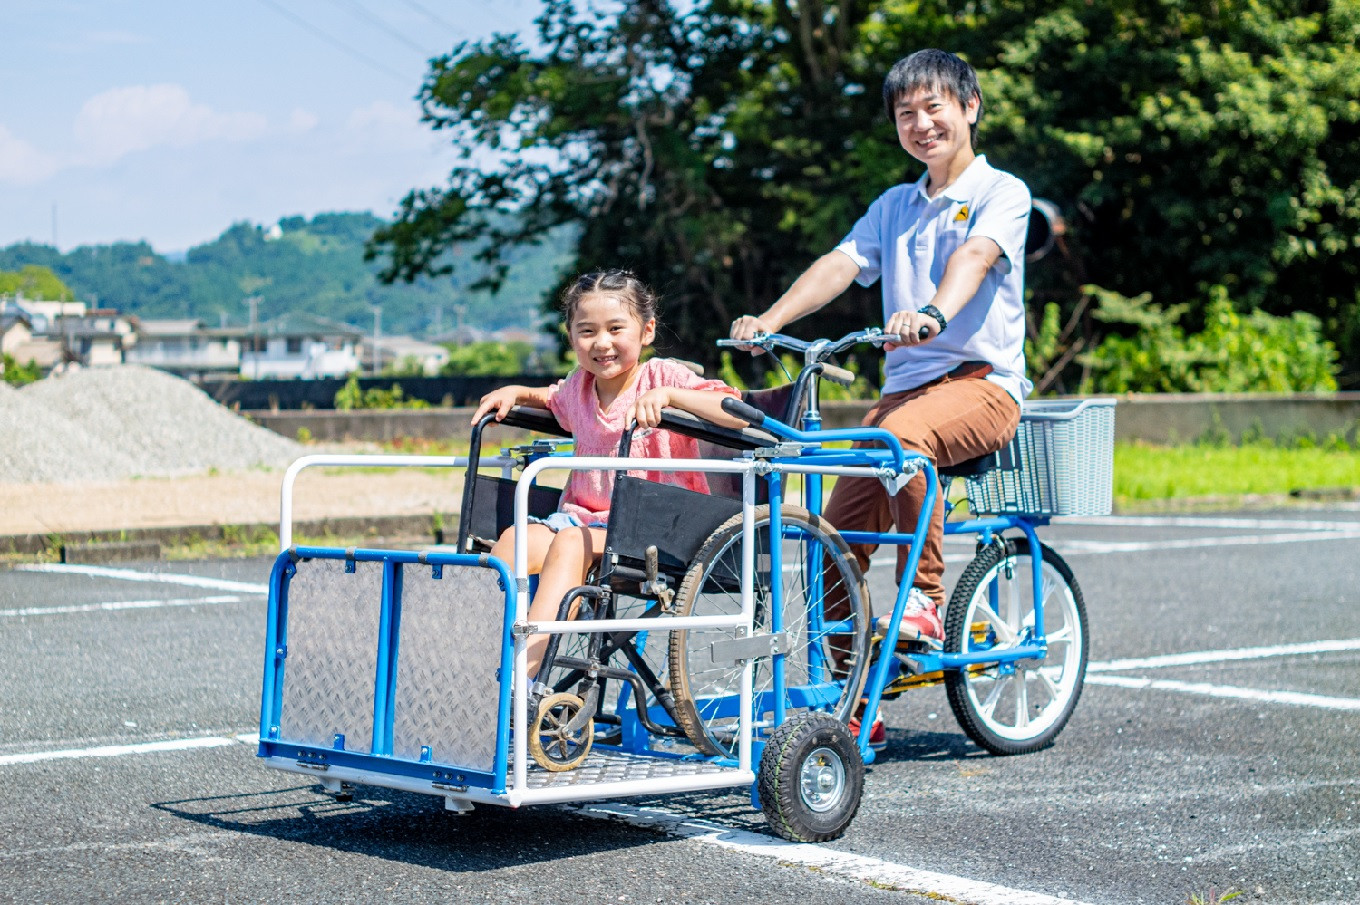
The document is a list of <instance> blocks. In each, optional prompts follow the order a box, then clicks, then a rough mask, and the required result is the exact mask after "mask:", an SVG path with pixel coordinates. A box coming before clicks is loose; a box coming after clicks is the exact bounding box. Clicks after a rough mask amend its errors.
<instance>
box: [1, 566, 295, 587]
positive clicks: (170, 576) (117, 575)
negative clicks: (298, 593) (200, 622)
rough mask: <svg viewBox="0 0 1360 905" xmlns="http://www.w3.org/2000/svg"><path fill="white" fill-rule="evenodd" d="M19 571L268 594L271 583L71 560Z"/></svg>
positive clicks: (16, 567) (21, 568)
mask: <svg viewBox="0 0 1360 905" xmlns="http://www.w3.org/2000/svg"><path fill="white" fill-rule="evenodd" d="M14 571H16V572H53V573H56V574H59V575H88V576H90V577H92V578H113V579H116V580H118V581H144V582H150V583H153V584H178V585H184V586H185V587H190V588H209V589H211V590H214V591H236V592H237V593H239V594H268V593H269V585H267V584H254V583H252V582H247V581H228V580H227V579H225V578H206V577H204V576H202V575H181V574H178V573H175V572H137V571H135V570H133V569H111V568H108V567H106V566H81V565H75V564H71V563H55V562H42V563H28V564H25V565H20V566H15V567H14Z"/></svg>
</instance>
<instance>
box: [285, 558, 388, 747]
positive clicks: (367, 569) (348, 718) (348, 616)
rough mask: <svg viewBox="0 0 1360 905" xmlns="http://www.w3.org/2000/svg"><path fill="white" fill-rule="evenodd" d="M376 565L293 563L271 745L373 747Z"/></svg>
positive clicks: (320, 561)
mask: <svg viewBox="0 0 1360 905" xmlns="http://www.w3.org/2000/svg"><path fill="white" fill-rule="evenodd" d="M382 573H383V567H382V563H373V562H360V563H356V564H355V571H354V573H353V574H348V573H346V572H345V563H344V562H343V561H341V560H332V559H315V560H304V561H303V562H300V563H298V568H297V574H296V575H294V576H293V578H292V580H291V581H290V582H289V585H288V658H287V659H286V660H285V661H284V678H283V706H282V710H281V714H280V719H279V738H280V739H281V740H283V741H290V742H298V743H305V744H312V745H320V746H322V747H326V748H329V747H331V745H332V743H333V741H334V738H335V736H336V734H337V733H338V734H342V735H344V736H345V748H346V749H347V750H349V751H358V752H363V753H368V752H370V751H371V750H372V743H373V683H374V675H375V672H376V669H377V644H378V616H379V612H380V609H381V607H380V603H381V601H382Z"/></svg>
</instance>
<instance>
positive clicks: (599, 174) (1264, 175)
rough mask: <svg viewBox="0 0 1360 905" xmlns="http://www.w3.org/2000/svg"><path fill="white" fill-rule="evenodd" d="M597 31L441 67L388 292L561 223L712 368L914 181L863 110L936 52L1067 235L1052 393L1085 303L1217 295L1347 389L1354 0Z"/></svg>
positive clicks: (628, 5)
mask: <svg viewBox="0 0 1360 905" xmlns="http://www.w3.org/2000/svg"><path fill="white" fill-rule="evenodd" d="M612 9H617V11H618V13H617V15H616V16H601V15H598V13H599V10H597V9H596V8H595V7H594V5H593V4H584V5H583V4H578V3H576V2H572V0H545V2H544V4H543V13H542V16H541V18H540V20H539V42H538V45H537V47H538V48H540V49H535V50H530V49H528V48H526V47H525V46H524V45H522V44H521V43H520V42H518V41H517V40H516V39H515V38H513V37H509V36H496V37H494V38H492V39H490V40H487V41H483V42H479V43H471V44H460V45H458V46H457V47H455V48H454V49H453V50H452V52H450V53H449V54H446V55H444V56H442V57H439V58H437V59H435V60H434V61H432V65H431V69H430V72H429V74H428V75H427V77H426V80H425V83H424V85H423V86H422V88H421V92H420V100H421V102H422V103H423V105H424V110H425V117H426V120H427V122H429V124H430V125H431V126H432V127H433V128H434V129H436V130H441V131H444V132H446V133H447V134H448V135H449V137H450V139H451V140H452V142H453V144H454V146H455V147H457V148H460V149H462V152H463V154H464V157H463V159H462V161H461V162H460V163H459V165H458V166H456V167H455V168H454V170H453V172H452V173H451V178H450V181H449V183H448V185H447V187H445V188H438V189H421V190H416V191H413V192H411V193H410V194H409V195H408V196H407V197H406V198H405V199H404V201H403V202H402V205H401V208H400V209H399V211H398V212H397V216H396V220H395V222H394V223H393V224H391V225H390V226H386V227H383V228H381V229H379V230H378V231H377V233H376V234H375V236H374V241H373V244H372V245H371V247H370V252H371V253H372V254H375V255H379V254H380V255H383V256H385V257H386V260H387V264H386V266H385V268H384V270H383V274H382V275H383V277H384V278H385V279H399V278H400V279H408V280H410V279H416V278H417V277H419V276H420V275H422V274H430V273H439V272H441V271H442V270H443V269H444V268H446V267H447V266H448V263H449V259H448V250H449V249H450V248H452V247H454V246H455V245H456V244H457V243H460V242H467V241H470V240H471V239H472V238H474V237H478V236H486V237H488V241H487V243H486V245H484V246H483V247H482V248H481V251H480V252H479V255H480V257H481V258H483V259H484V260H485V261H486V262H487V263H488V264H490V265H492V267H493V269H492V270H491V271H490V273H489V282H492V283H494V282H495V280H496V279H497V278H498V277H499V276H500V275H502V274H503V273H505V272H506V271H505V270H504V269H503V266H504V264H505V263H506V262H505V261H504V259H503V257H502V256H503V255H504V254H505V252H506V250H507V249H509V248H511V247H514V246H515V244H516V243H518V242H522V241H533V240H535V239H536V238H538V237H541V236H543V235H546V234H548V233H549V232H550V231H551V230H555V229H560V228H563V227H564V226H565V225H569V224H577V225H579V227H580V233H579V239H578V240H577V243H576V259H577V265H578V266H579V267H580V268H582V269H586V268H593V267H598V266H605V265H608V266H619V265H625V266H630V267H632V268H634V269H635V270H637V271H638V272H639V274H640V275H642V276H643V277H644V278H645V279H647V280H648V281H650V282H653V283H655V284H657V285H658V286H659V288H660V289H661V290H662V291H663V292H664V294H665V296H666V298H667V301H668V305H667V309H666V312H665V320H666V322H668V323H669V325H670V328H671V330H672V331H673V332H672V336H673V338H674V339H675V340H676V341H677V343H678V345H679V346H680V347H681V349H682V350H683V354H685V355H686V356H687V357H695V356H702V357H703V358H704V360H705V362H706V363H707V364H710V365H712V364H716V363H717V358H718V356H717V353H716V350H715V349H714V348H713V346H712V340H713V339H715V338H716V337H718V336H720V335H721V334H722V332H723V331H724V329H725V327H726V324H727V323H728V322H729V321H730V320H731V319H732V317H733V316H735V315H736V314H739V313H745V312H750V311H756V310H760V309H761V308H763V307H764V306H766V305H767V304H768V303H769V302H770V301H772V300H773V299H774V298H775V297H776V296H777V294H778V293H779V292H780V291H781V290H782V289H783V288H784V287H786V286H787V285H788V284H789V283H790V282H791V280H792V279H793V278H794V277H795V276H796V275H797V274H798V272H799V271H800V270H801V269H802V268H803V267H804V266H806V264H807V263H808V262H809V261H811V260H812V259H813V258H814V257H815V256H816V255H818V254H820V253H822V252H824V251H826V250H827V249H828V248H830V247H832V245H833V244H834V243H835V241H836V240H837V239H839V238H840V237H841V236H842V235H843V234H844V233H845V232H846V231H847V230H848V228H849V227H850V226H851V224H852V223H853V221H854V219H855V217H856V216H858V214H859V213H860V212H861V211H862V210H863V209H864V207H865V205H866V204H867V203H868V202H869V201H870V200H871V199H872V198H874V197H875V196H876V195H877V194H879V193H880V192H882V191H883V190H884V189H886V188H887V187H889V186H890V185H893V184H895V183H898V182H901V181H903V180H904V179H912V178H915V176H916V175H917V174H918V173H919V168H918V167H917V166H916V165H915V164H914V162H912V161H911V160H910V159H909V158H908V157H906V155H904V154H903V152H902V151H901V149H900V148H898V147H897V146H896V144H895V142H894V140H893V135H892V132H891V131H890V130H889V129H888V127H887V126H886V124H884V122H883V120H882V119H881V116H882V114H881V112H880V107H879V102H878V100H877V94H878V90H879V85H880V84H881V79H882V76H883V74H884V73H885V72H886V70H887V69H888V67H889V66H890V65H891V64H892V63H893V62H894V61H895V60H896V59H897V58H898V57H900V56H901V55H902V54H903V53H904V52H907V51H909V50H910V49H913V48H917V47H923V46H936V47H948V48H951V49H955V50H957V51H959V52H960V53H962V54H963V55H964V56H966V57H967V58H968V59H969V60H970V62H972V63H973V64H974V66H976V67H977V68H978V69H979V72H980V74H981V76H982V87H983V94H984V102H985V104H984V110H985V113H984V116H983V119H982V122H981V139H980V145H981V148H982V149H983V150H985V151H987V152H988V155H989V157H990V158H991V159H992V161H993V162H994V163H996V164H997V165H999V166H1002V167H1003V168H1005V169H1008V170H1011V171H1012V172H1015V173H1017V174H1019V175H1020V176H1022V177H1023V178H1025V179H1026V181H1027V182H1029V184H1030V186H1031V188H1032V189H1033V190H1034V192H1035V194H1036V195H1038V196H1042V197H1047V198H1051V199H1054V200H1056V201H1058V202H1059V203H1060V204H1061V205H1062V207H1063V208H1064V210H1065V211H1066V213H1067V219H1068V226H1069V230H1068V234H1067V235H1066V237H1065V238H1064V240H1063V243H1062V245H1061V247H1060V253H1059V254H1058V255H1057V256H1055V257H1054V258H1051V259H1050V262H1046V263H1045V264H1044V265H1042V266H1038V267H1034V268H1032V269H1031V271H1030V283H1031V287H1032V289H1033V293H1034V301H1035V303H1034V312H1035V317H1034V319H1033V320H1034V323H1033V325H1032V329H1031V344H1032V345H1033V346H1034V347H1036V349H1038V350H1039V351H1040V352H1044V351H1045V350H1046V354H1045V355H1044V356H1043V359H1044V360H1043V362H1042V363H1043V364H1044V365H1046V367H1045V369H1044V371H1043V372H1040V376H1041V383H1042V385H1043V386H1045V387H1046V388H1048V389H1051V390H1059V391H1063V390H1070V389H1072V388H1075V386H1076V385H1077V384H1079V383H1080V381H1081V380H1083V379H1085V378H1086V377H1088V376H1089V370H1088V369H1087V367H1086V366H1085V365H1083V364H1082V356H1083V355H1084V354H1087V353H1090V352H1092V350H1094V349H1096V348H1097V347H1098V346H1099V345H1100V341H1101V337H1102V335H1103V333H1104V332H1105V330H1106V327H1105V322H1102V321H1099V320H1096V319H1095V318H1094V310H1093V308H1092V306H1091V301H1090V298H1089V294H1088V293H1085V292H1083V290H1082V287H1083V286H1085V285H1087V284H1089V283H1092V282H1098V283H1099V284H1100V285H1102V286H1105V287H1108V288H1109V289H1110V290H1112V291H1114V292H1116V293H1119V294H1122V295H1124V296H1127V297H1131V298H1136V297H1138V296H1139V295H1141V294H1142V293H1146V292H1153V293H1155V294H1156V296H1157V297H1158V298H1159V299H1161V298H1169V299H1182V300H1186V303H1187V304H1188V305H1189V307H1188V308H1186V309H1185V310H1184V312H1182V316H1183V317H1184V319H1185V322H1186V329H1189V330H1192V331H1198V330H1201V329H1203V328H1205V327H1206V326H1207V325H1208V324H1209V323H1210V321H1211V319H1212V317H1213V316H1219V317H1221V316H1222V314H1221V312H1220V313H1219V314H1218V315H1214V313H1213V311H1211V307H1212V305H1211V302H1212V297H1211V287H1214V286H1222V287H1224V288H1225V290H1226V293H1227V297H1230V298H1231V299H1233V300H1234V301H1235V302H1236V303H1237V304H1238V305H1240V306H1241V309H1240V310H1241V311H1254V310H1256V309H1258V308H1259V309H1261V310H1263V311H1265V312H1267V313H1272V314H1277V315H1282V316H1291V317H1292V315H1293V314H1294V313H1295V312H1303V313H1306V314H1310V315H1312V316H1314V317H1315V318H1317V319H1318V322H1320V323H1321V325H1322V329H1324V330H1325V331H1326V333H1327V335H1329V336H1334V337H1336V338H1337V343H1338V345H1339V347H1340V349H1341V357H1340V361H1341V364H1342V366H1343V369H1344V372H1345V373H1346V374H1350V375H1353V376H1352V377H1351V378H1348V379H1352V380H1360V299H1358V297H1357V291H1358V290H1357V287H1360V279H1357V277H1360V254H1357V249H1358V248H1360V154H1357V153H1356V151H1357V145H1358V144H1360V104H1357V103H1356V102H1355V98H1356V97H1357V96H1360V50H1357V41H1356V38H1357V37H1360V25H1357V23H1358V22H1360V9H1358V8H1357V6H1356V0H1315V2H1309V3H1304V4H1299V3H1290V2H1285V0H1181V2H1176V3H1162V4H1147V3H1142V2H1136V0H1099V2H1090V0H1045V2H1042V3H1040V2H1038V0H995V2H991V3H987V4H972V3H968V4H964V3H956V2H951V0H809V2H798V3H793V2H790V0H701V2H695V3H668V2H664V0H629V2H625V3H621V4H619V5H617V7H613V6H611V10H612ZM479 148H485V149H490V150H491V152H492V153H494V154H496V155H498V158H497V159H498V164H497V165H496V166H491V167H488V166H485V165H483V164H481V163H479V162H478V161H479V159H480V158H475V157H474V155H476V154H478V153H480V151H479V150H478V149H479ZM510 212H515V213H516V214H517V217H516V219H514V220H508V219H505V216H506V215H507V214H508V213H510ZM498 218H499V219H498ZM1053 262H1056V266H1054V264H1053ZM875 296H876V293H873V292H870V291H865V290H862V289H859V288H858V287H855V288H853V289H852V290H851V291H850V292H849V293H847V297H846V298H844V299H842V300H841V301H839V302H837V303H836V304H835V305H832V306H828V309H825V310H824V311H823V312H820V313H819V314H818V315H816V316H813V317H811V318H809V319H808V320H807V322H806V323H803V324H800V325H799V327H798V330H799V331H800V333H803V334H804V335H831V334H838V333H840V332H843V331H844V327H845V325H847V324H851V325H861V324H868V323H874V322H876V321H878V319H879V318H880V317H881V314H880V312H879V306H878V303H877V300H876V297H875ZM1219 307H1220V308H1221V306H1219ZM1240 316H1241V315H1239V317H1240ZM1253 316H1254V315H1246V316H1245V318H1244V323H1246V324H1247V325H1248V326H1250V325H1251V324H1252V323H1254V322H1253V321H1252V317H1253ZM1121 329H1122V328H1121ZM1060 338H1062V339H1063V341H1062V342H1059V339H1060Z"/></svg>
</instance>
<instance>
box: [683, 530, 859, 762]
mask: <svg viewBox="0 0 1360 905" xmlns="http://www.w3.org/2000/svg"><path fill="white" fill-rule="evenodd" d="M780 514H781V518H782V521H783V532H782V537H781V539H780V556H781V560H782V563H781V569H780V574H779V575H772V574H771V569H772V562H773V560H772V557H771V556H770V553H771V547H770V541H771V538H770V516H771V511H770V507H769V506H758V507H756V509H755V512H754V513H753V519H754V522H755V532H756V533H755V550H754V551H752V562H753V563H754V574H753V575H752V586H753V594H754V605H755V613H754V625H755V632H756V635H757V636H768V635H769V634H770V632H771V630H772V627H773V625H774V619H773V615H774V613H773V610H774V601H775V597H776V593H775V589H776V587H777V588H778V590H779V594H778V596H779V597H781V598H782V601H783V605H782V608H781V612H782V619H781V620H780V621H781V623H782V632H781V635H782V637H783V642H784V643H783V648H784V649H783V652H782V654H781V655H780V656H781V657H782V660H781V662H782V666H783V680H784V681H783V687H782V688H777V687H776V681H775V660H774V658H773V657H770V656H764V657H760V658H759V659H757V660H756V661H755V665H754V668H753V673H752V675H753V679H752V685H753V696H752V702H753V713H752V720H753V723H754V725H755V728H756V731H757V732H764V731H767V730H769V729H770V728H772V727H773V726H774V714H775V711H776V697H775V696H776V695H777V694H782V695H783V698H784V700H783V703H784V706H785V707H786V708H787V713H789V714H792V713H797V712H803V711H809V710H816V711H822V712H825V713H829V714H831V715H832V716H834V717H835V718H836V719H838V720H840V721H841V722H845V721H846V720H848V719H849V718H850V716H851V714H852V713H853V712H854V708H855V707H856V705H857V704H858V702H859V696H860V692H861V690H862V689H863V688H864V679H865V676H866V675H867V672H868V665H869V658H868V647H869V621H870V620H869V590H868V587H867V586H866V585H865V583H864V576H863V575H862V574H861V573H860V570H859V565H858V564H857V563H856V562H855V558H854V556H853V555H852V554H851V553H850V548H849V547H848V546H847V545H846V543H845V541H844V540H843V539H842V538H841V536H840V535H839V534H838V533H837V532H836V529H835V528H833V527H831V524H830V523H829V522H827V521H826V520H825V519H823V518H821V517H820V516H815V515H812V514H811V513H809V512H808V511H807V510H806V509H801V508H799V507H797V506H784V507H783V508H782V509H781V510H780ZM741 529H742V517H741V516H740V515H737V516H734V517H733V518H731V519H730V520H728V521H727V522H726V523H724V524H723V525H722V526H720V527H719V528H718V529H717V530H716V531H715V532H714V533H713V535H712V536H711V537H709V539H708V541H707V542H706V543H705V544H704V546H703V549H701V550H700V551H699V553H698V555H697V556H695V558H694V562H693V563H692V564H691V565H690V568H689V572H688V573H687V574H686V575H685V579H684V581H682V582H681V583H680V589H679V591H678V592H677V594H676V611H677V613H678V614H679V615H681V616H719V615H724V616H725V615H735V614H738V613H740V612H741V578H742V561H743V556H742V554H743V548H742V530H741ZM776 582H777V584H776ZM744 636H745V633H744V631H741V630H739V629H736V628H733V627H726V628H713V629H687V630H678V631H673V632H671V633H670V649H669V666H670V681H671V693H672V694H673V695H674V696H675V716H676V721H677V722H678V723H679V725H680V727H681V728H682V729H683V730H684V731H685V734H686V735H687V736H689V739H690V741H691V742H693V744H694V746H695V747H696V748H698V749H699V750H700V751H702V752H703V753H705V754H710V755H717V756H720V757H736V756H737V751H738V747H739V744H740V740H741V734H740V732H739V724H740V718H741V712H740V707H739V702H740V691H741V677H742V672H743V670H744V668H745V661H744V660H742V659H739V658H737V657H735V656H734V655H732V654H730V653H724V650H725V649H730V645H731V644H732V642H734V641H740V640H741V639H742V638H744Z"/></svg>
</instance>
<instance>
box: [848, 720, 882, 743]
mask: <svg viewBox="0 0 1360 905" xmlns="http://www.w3.org/2000/svg"><path fill="white" fill-rule="evenodd" d="M845 725H846V727H847V728H848V729H849V730H850V734H851V735H853V736H854V737H855V740H856V741H858V740H859V717H857V716H852V717H850V722H848V723H846V724H845ZM869 747H870V748H873V749H874V750H875V751H882V750H883V749H884V748H886V747H888V727H887V726H884V725H883V721H882V720H874V722H873V724H872V725H871V726H870V727H869Z"/></svg>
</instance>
